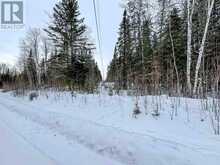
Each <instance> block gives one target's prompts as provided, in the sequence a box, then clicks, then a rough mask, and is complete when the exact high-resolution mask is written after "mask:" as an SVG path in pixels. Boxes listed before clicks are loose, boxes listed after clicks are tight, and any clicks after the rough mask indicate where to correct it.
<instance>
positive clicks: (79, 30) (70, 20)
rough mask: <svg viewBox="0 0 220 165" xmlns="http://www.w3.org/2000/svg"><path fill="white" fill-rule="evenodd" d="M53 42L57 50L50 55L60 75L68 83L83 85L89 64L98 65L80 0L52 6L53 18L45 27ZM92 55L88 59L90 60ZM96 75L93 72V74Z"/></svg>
mask: <svg viewBox="0 0 220 165" xmlns="http://www.w3.org/2000/svg"><path fill="white" fill-rule="evenodd" d="M45 31H46V32H47V33H48V35H49V37H50V39H51V40H52V41H53V42H54V45H55V47H57V49H56V54H55V55H54V56H53V57H52V59H50V60H51V61H52V64H53V66H52V67H53V68H54V67H55V68H54V69H56V70H57V71H58V72H57V74H60V75H56V77H57V78H60V79H65V80H66V83H67V85H69V86H75V87H77V88H78V87H79V88H81V87H84V86H85V84H86V82H85V81H86V79H87V77H88V76H87V75H88V74H89V73H90V72H89V70H88V69H91V67H88V66H89V65H90V64H92V65H93V67H92V68H94V67H96V65H95V63H94V62H91V60H92V57H91V56H92V53H91V52H92V51H91V50H92V49H93V46H92V44H90V43H89V41H88V39H87V37H86V34H85V32H86V26H85V24H84V18H80V12H79V6H78V1H77V0H61V1H60V2H58V3H57V4H56V5H55V7H54V9H53V16H52V22H51V23H50V25H49V26H48V29H45ZM88 59H89V60H88ZM93 75H94V74H93Z"/></svg>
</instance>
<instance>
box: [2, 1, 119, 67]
mask: <svg viewBox="0 0 220 165" xmlns="http://www.w3.org/2000/svg"><path fill="white" fill-rule="evenodd" d="M0 1H1V0H0ZM78 1H79V5H80V11H81V15H82V17H85V23H86V24H87V26H89V28H90V29H91V31H92V34H91V35H92V40H93V41H94V42H95V43H96V45H97V46H98V44H97V37H96V29H95V17H94V12H93V4H92V0H78ZM24 2H25V7H24V10H25V29H24V30H19V31H14V32H13V31H6V30H0V62H7V63H9V64H14V63H16V60H17V57H18V56H19V40H20V39H21V38H22V37H24V36H25V32H26V31H27V30H28V29H29V28H30V27H46V26H47V23H48V21H49V18H48V15H47V13H51V12H52V8H53V6H54V4H55V3H56V2H57V0H24ZM120 2H121V1H120V0H99V3H100V13H101V27H102V29H101V31H102V50H103V59H104V65H105V66H104V67H105V69H106V68H107V65H108V64H109V62H110V60H111V59H112V55H113V50H114V45H115V42H116V40H117V33H118V27H119V24H120V21H121V18H122V10H123V9H121V7H120ZM95 59H96V60H97V61H98V63H99V65H100V55H99V54H98V53H97V54H96V55H95ZM100 67H101V66H100Z"/></svg>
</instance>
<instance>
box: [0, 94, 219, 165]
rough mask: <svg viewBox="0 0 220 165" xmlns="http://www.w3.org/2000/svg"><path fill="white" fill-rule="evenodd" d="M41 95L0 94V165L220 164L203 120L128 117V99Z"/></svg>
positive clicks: (215, 140)
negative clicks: (1, 163) (30, 98)
mask: <svg viewBox="0 0 220 165" xmlns="http://www.w3.org/2000/svg"><path fill="white" fill-rule="evenodd" d="M47 97H48V96H47ZM47 97H41V98H40V99H39V100H36V101H34V102H29V101H28V100H27V98H24V99H23V98H14V97H12V96H11V95H10V94H8V93H0V145H1V146H0V147H1V149H0V152H1V154H0V161H2V160H3V161H5V163H4V165H11V164H12V163H11V162H10V161H13V160H16V158H19V161H20V162H22V161H23V162H22V163H23V164H21V165H24V164H25V163H26V164H28V165H29V164H31V165H32V164H33V165H34V164H41V165H44V164H45V165H47V164H58V165H66V164H68V165H78V164H80V165H145V164H148V165H207V164H212V165H218V164H219V162H220V139H219V137H216V136H212V133H211V131H210V130H209V125H208V122H207V123H205V122H204V124H203V125H202V126H200V125H201V124H200V125H199V126H198V125H197V124H198V123H197V122H195V123H193V124H192V123H191V124H186V122H185V121H184V120H185V119H182V118H180V119H179V120H176V121H170V119H169V115H167V116H166V113H165V112H164V114H163V115H161V118H160V119H158V120H155V119H154V118H152V117H150V116H148V117H147V118H146V117H144V115H143V116H140V118H139V119H138V120H135V119H132V118H131V116H130V112H131V109H132V106H131V104H132V103H131V102H132V100H130V99H129V98H125V99H124V100H123V98H114V97H112V98H111V101H110V99H109V98H107V99H106V100H105V98H104V99H103V100H100V97H98V96H97V97H96V96H88V97H84V96H79V97H77V98H75V100H71V99H72V98H71V99H70V100H68V96H67V95H63V96H60V95H58V96H53V94H52V96H51V97H49V99H46V98H47ZM58 98H59V99H58ZM58 100H61V101H58ZM109 105H111V106H110V107H109ZM116 105H117V106H119V109H117V106H116ZM192 105H195V107H198V105H196V103H195V104H192ZM165 107H167V106H165ZM195 107H192V108H195ZM130 108H131V109H130ZM179 113H180V112H179ZM196 115H197V113H195V116H196ZM179 116H181V113H180V114H179ZM182 116H184V114H182ZM195 116H193V115H192V117H191V118H193V117H195ZM195 121H196V120H195ZM197 128H198V129H197ZM1 139H3V140H1ZM14 144H15V145H14ZM2 146H3V147H2ZM23 146H24V147H23ZM26 148H27V149H26ZM10 150H13V152H10ZM20 151H21V152H20ZM18 153H19V154H21V155H19V154H18ZM2 155H5V156H3V157H1V156H2ZM11 157H13V158H14V157H15V158H14V159H10V158H11ZM38 157H39V159H38ZM19 161H16V162H19ZM29 161H32V162H33V163H28V162H29ZM16 165H17V164H16Z"/></svg>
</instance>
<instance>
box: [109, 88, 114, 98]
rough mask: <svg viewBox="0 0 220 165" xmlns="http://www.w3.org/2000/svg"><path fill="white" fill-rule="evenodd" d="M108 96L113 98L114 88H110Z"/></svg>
mask: <svg viewBox="0 0 220 165" xmlns="http://www.w3.org/2000/svg"><path fill="white" fill-rule="evenodd" d="M108 95H109V96H113V89H112V88H109V91H108Z"/></svg>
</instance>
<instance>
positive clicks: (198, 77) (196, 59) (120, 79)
mask: <svg viewBox="0 0 220 165" xmlns="http://www.w3.org/2000/svg"><path fill="white" fill-rule="evenodd" d="M156 6H157V7H155V5H154V4H150V3H149V1H146V0H126V3H125V9H124V14H123V18H122V22H121V24H120V28H119V37H118V41H117V43H116V46H115V51H114V56H113V60H112V62H111V64H110V66H109V68H108V76H107V81H109V82H114V84H115V88H117V89H139V90H140V91H142V92H143V91H144V92H147V93H152V94H158V93H169V94H184V95H195V94H204V93H208V92H213V91H215V92H218V89H219V78H220V77H219V73H220V72H219V71H220V65H219V62H220V61H219V59H220V54H219V53H220V51H219V48H220V35H219V33H220V31H219V30H220V24H219V22H220V1H219V0H210V1H207V0H184V1H182V0H175V1H174V0H173V1H172V0H171V1H170V0H158V3H157V4H156ZM158 7H159V8H158ZM155 13H156V14H155Z"/></svg>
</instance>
